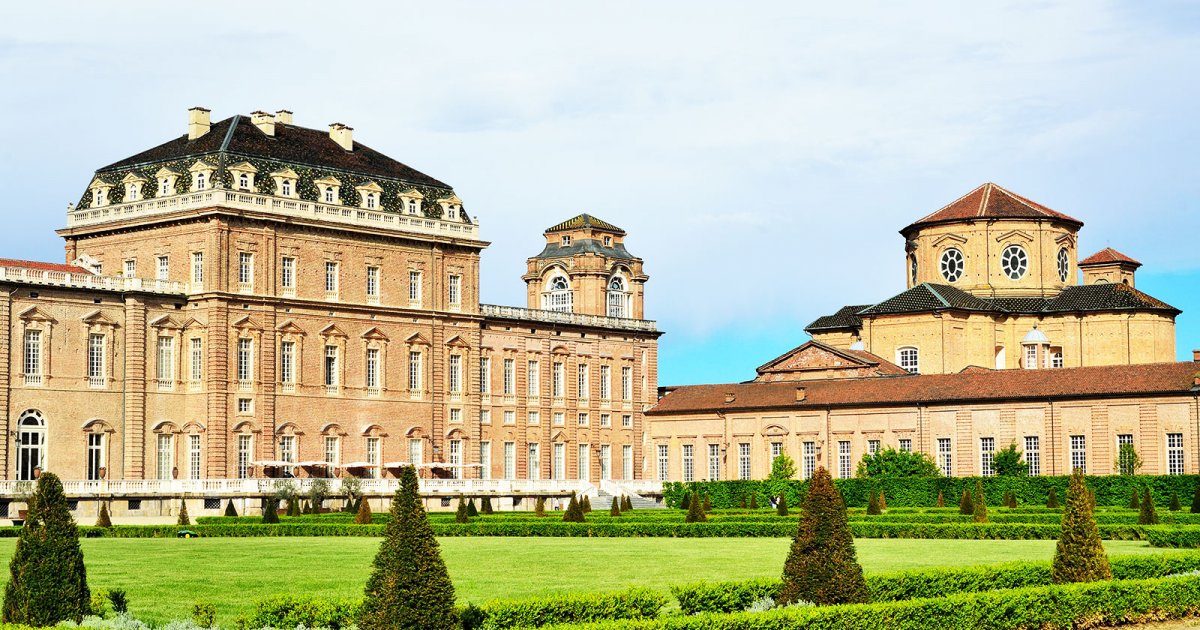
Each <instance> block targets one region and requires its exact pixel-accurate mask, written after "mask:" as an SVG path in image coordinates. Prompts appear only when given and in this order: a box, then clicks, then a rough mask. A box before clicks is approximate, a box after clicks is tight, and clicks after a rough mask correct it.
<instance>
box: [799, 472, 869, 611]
mask: <svg viewBox="0 0 1200 630" xmlns="http://www.w3.org/2000/svg"><path fill="white" fill-rule="evenodd" d="M779 601H780V602H781V603H783V604H790V603H793V602H797V601H808V602H813V603H815V604H849V603H856V602H865V601H867V583H866V580H865V579H864V578H863V572H862V566H860V565H859V564H858V557H857V554H856V553H855V551H854V539H853V538H852V537H851V535H850V525H849V523H848V522H847V521H846V503H845V502H844V501H843V500H842V495H841V493H840V492H838V490H837V488H835V487H834V485H833V480H832V479H831V478H830V477H829V471H827V470H825V468H824V467H821V468H818V469H817V470H816V472H814V473H813V477H812V480H811V481H810V482H809V486H808V493H807V494H806V495H804V500H803V502H802V503H801V512H800V525H799V528H798V529H797V530H796V537H795V538H794V539H793V540H792V548H791V551H790V552H789V553H788V557H787V561H786V562H785V563H784V565H783V586H782V588H781V589H780V591H779Z"/></svg>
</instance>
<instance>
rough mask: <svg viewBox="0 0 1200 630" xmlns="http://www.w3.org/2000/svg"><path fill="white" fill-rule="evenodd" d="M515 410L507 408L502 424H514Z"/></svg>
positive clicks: (515, 421) (515, 419)
mask: <svg viewBox="0 0 1200 630" xmlns="http://www.w3.org/2000/svg"><path fill="white" fill-rule="evenodd" d="M516 423H517V412H515V411H513V410H511V409H509V410H506V411H505V412H504V424H516Z"/></svg>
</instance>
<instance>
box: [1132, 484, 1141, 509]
mask: <svg viewBox="0 0 1200 630" xmlns="http://www.w3.org/2000/svg"><path fill="white" fill-rule="evenodd" d="M1141 507H1142V505H1141V501H1140V500H1139V499H1138V489H1137V488H1134V489H1133V493H1132V494H1130V495H1129V509H1131V510H1138V509H1141Z"/></svg>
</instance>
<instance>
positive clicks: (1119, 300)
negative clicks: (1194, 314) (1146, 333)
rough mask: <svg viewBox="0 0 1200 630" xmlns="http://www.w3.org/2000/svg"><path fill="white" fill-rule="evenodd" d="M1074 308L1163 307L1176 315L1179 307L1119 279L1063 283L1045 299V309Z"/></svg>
mask: <svg viewBox="0 0 1200 630" xmlns="http://www.w3.org/2000/svg"><path fill="white" fill-rule="evenodd" d="M1076 311H1164V312H1168V313H1171V314H1172V315H1178V314H1179V313H1181V312H1182V311H1180V310H1179V309H1177V308H1175V307H1174V306H1171V305H1170V304H1167V303H1166V302H1163V301H1162V300H1159V299H1158V298H1155V297H1151V296H1149V295H1146V294H1145V293H1142V292H1141V291H1138V290H1137V289H1135V288H1133V287H1131V286H1129V285H1127V284H1120V283H1112V284H1085V285H1082V286H1077V287H1067V288H1065V289H1063V292H1062V293H1060V294H1058V296H1057V297H1055V298H1053V299H1050V300H1047V302H1046V308H1045V309H1043V312H1046V313H1063V312H1076Z"/></svg>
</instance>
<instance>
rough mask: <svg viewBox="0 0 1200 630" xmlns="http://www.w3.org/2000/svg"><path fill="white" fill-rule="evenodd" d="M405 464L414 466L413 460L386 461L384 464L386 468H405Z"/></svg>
mask: <svg viewBox="0 0 1200 630" xmlns="http://www.w3.org/2000/svg"><path fill="white" fill-rule="evenodd" d="M405 466H412V462H386V463H384V465H383V467H384V468H404V467H405Z"/></svg>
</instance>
